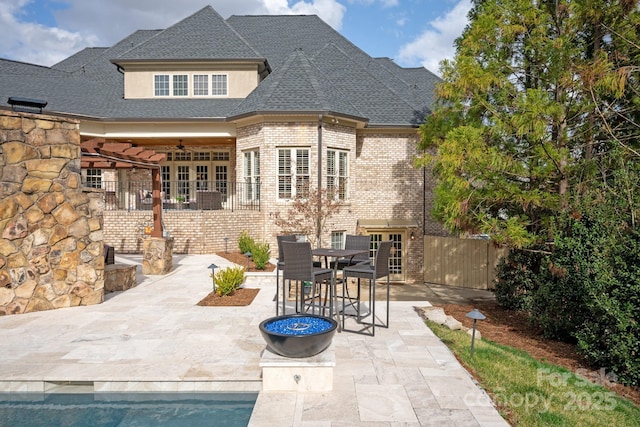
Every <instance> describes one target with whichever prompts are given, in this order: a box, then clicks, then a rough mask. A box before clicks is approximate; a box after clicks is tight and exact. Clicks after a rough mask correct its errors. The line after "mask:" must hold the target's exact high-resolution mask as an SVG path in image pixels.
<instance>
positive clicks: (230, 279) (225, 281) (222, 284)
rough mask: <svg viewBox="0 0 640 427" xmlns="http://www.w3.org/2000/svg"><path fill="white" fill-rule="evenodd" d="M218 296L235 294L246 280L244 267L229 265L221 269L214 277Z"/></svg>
mask: <svg viewBox="0 0 640 427" xmlns="http://www.w3.org/2000/svg"><path fill="white" fill-rule="evenodd" d="M213 280H214V283H215V284H216V294H218V296H221V297H222V296H225V295H233V293H234V292H235V291H236V290H238V289H239V288H240V285H242V282H243V281H244V268H243V267H227V268H224V269H222V270H219V271H218V272H217V273H216V274H215V276H214V277H213Z"/></svg>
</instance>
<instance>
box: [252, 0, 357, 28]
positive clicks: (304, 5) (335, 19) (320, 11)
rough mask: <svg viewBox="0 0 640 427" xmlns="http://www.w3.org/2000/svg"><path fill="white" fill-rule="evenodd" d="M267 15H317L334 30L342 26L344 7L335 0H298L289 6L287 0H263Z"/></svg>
mask: <svg viewBox="0 0 640 427" xmlns="http://www.w3.org/2000/svg"><path fill="white" fill-rule="evenodd" d="M263 2H264V7H265V9H266V11H267V14H269V15H291V14H295V15H318V16H319V17H320V18H322V20H323V21H324V22H326V23H327V24H329V25H331V26H332V27H333V28H335V29H336V30H340V28H342V18H343V17H344V13H345V12H346V8H345V7H344V6H343V5H341V4H340V3H338V2H337V1H336V0H312V1H311V2H306V1H298V2H296V3H294V4H293V5H292V6H289V4H288V3H289V2H288V1H287V0H263Z"/></svg>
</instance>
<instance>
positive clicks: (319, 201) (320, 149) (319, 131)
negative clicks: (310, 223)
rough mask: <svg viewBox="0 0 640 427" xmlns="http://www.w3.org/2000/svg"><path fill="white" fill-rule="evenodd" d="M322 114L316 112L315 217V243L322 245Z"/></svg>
mask: <svg viewBox="0 0 640 427" xmlns="http://www.w3.org/2000/svg"><path fill="white" fill-rule="evenodd" d="M321 212H322V114H318V218H316V221H317V222H316V244H317V245H318V247H319V248H321V247H322V244H321V242H320V235H321V234H322V230H321V229H320V228H321V226H322V218H321V215H320V213H321Z"/></svg>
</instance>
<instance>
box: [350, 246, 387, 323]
mask: <svg viewBox="0 0 640 427" xmlns="http://www.w3.org/2000/svg"><path fill="white" fill-rule="evenodd" d="M392 244H393V242H392V241H391V240H387V241H384V242H380V243H379V244H378V249H377V251H376V256H375V262H374V263H373V264H370V263H361V264H356V265H352V266H347V267H345V268H343V269H342V278H343V280H342V294H343V295H345V297H344V298H343V301H344V305H343V308H342V330H345V325H344V324H345V316H347V314H346V311H347V304H348V305H350V306H351V307H352V308H353V309H355V313H354V314H353V315H349V316H353V317H355V319H356V322H357V323H359V324H362V325H365V326H366V327H367V328H368V327H370V328H371V335H372V336H373V335H375V332H376V326H382V327H385V328H388V327H389V255H390V253H391V245H392ZM350 277H351V278H356V279H358V280H357V283H358V289H357V293H356V296H355V298H351V297H346V295H348V292H347V286H348V284H349V278H350ZM383 277H386V278H387V283H386V285H387V291H386V298H387V314H386V323H380V324H377V323H376V280H378V279H380V278H383ZM361 279H366V280H368V283H369V287H368V302H369V308H368V310H367V311H366V312H365V313H363V312H362V299H361V297H362V292H361ZM368 316H371V322H370V323H367V322H363V319H366V318H367V317H368ZM352 332H360V333H364V329H363V330H361V331H355V330H354V331H352Z"/></svg>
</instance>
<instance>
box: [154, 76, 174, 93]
mask: <svg viewBox="0 0 640 427" xmlns="http://www.w3.org/2000/svg"><path fill="white" fill-rule="evenodd" d="M153 85H154V86H153V88H154V92H153V93H154V94H155V96H169V95H170V92H169V75H168V74H162V75H159V76H155V77H154V82H153Z"/></svg>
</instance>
